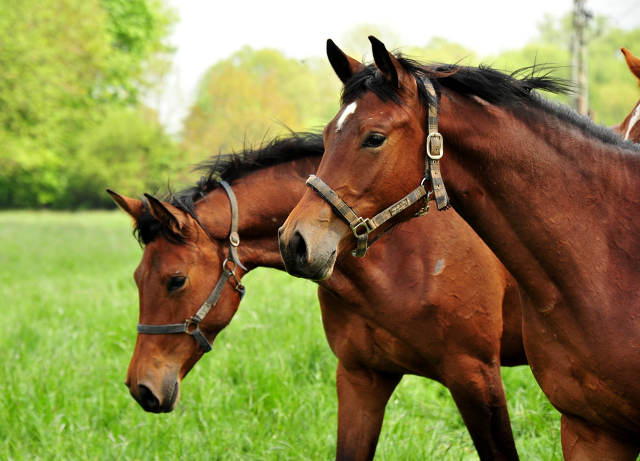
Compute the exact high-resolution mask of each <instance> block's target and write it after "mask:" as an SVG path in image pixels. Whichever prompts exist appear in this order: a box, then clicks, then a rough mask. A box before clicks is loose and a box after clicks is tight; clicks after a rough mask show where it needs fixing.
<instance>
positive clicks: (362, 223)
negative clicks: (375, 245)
mask: <svg viewBox="0 0 640 461" xmlns="http://www.w3.org/2000/svg"><path fill="white" fill-rule="evenodd" d="M358 219H359V220H360V222H359V223H358V224H356V225H355V226H351V230H352V231H353V235H355V236H356V237H360V236H361V235H365V234H367V235H368V234H370V233H371V232H373V229H372V228H371V227H370V226H369V223H370V222H371V220H370V219H369V218H367V219H362V218H361V217H360V218H358ZM362 226H364V229H365V231H366V232H365V233H362V234H358V231H357V229H358V227H362Z"/></svg>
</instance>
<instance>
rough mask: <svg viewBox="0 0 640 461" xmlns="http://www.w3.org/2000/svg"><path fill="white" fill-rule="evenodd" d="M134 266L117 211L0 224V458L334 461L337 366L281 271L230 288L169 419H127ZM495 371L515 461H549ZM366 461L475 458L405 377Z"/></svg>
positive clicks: (530, 416) (551, 415) (520, 402)
mask: <svg viewBox="0 0 640 461" xmlns="http://www.w3.org/2000/svg"><path fill="white" fill-rule="evenodd" d="M141 254H142V253H141V250H140V247H139V246H138V243H137V242H136V241H135V239H134V238H133V237H132V235H131V222H130V219H129V218H128V217H127V216H126V215H125V214H124V213H122V212H120V211H119V210H118V211H115V212H91V213H87V212H80V213H53V212H2V213H0V267H3V268H6V269H5V270H3V271H0V299H2V302H3V315H2V316H1V317H0V351H2V360H0V374H1V375H2V379H1V380H0V459H2V460H9V461H21V460H34V459H41V460H51V461H67V460H116V459H118V460H132V461H133V460H136V459H137V460H165V459H176V460H177V459H180V460H183V459H185V460H190V459H194V460H195V459H215V460H239V459H241V460H248V459H253V460H265V461H272V460H276V459H281V460H286V459H295V460H310V461H318V460H327V461H328V460H332V459H335V446H336V424H337V423H336V421H337V399H336V391H335V367H336V359H335V357H334V356H333V354H332V353H331V350H330V349H329V347H328V345H327V342H326V339H325V337H324V332H323V329H322V323H321V319H320V312H319V307H318V302H317V297H316V286H315V285H314V284H313V283H310V282H307V281H303V280H300V279H296V278H293V277H290V276H288V275H286V274H285V273H282V272H278V271H274V270H266V269H257V270H256V271H255V272H251V273H249V274H248V275H247V276H246V277H244V278H243V282H244V283H245V284H246V286H247V295H246V296H245V298H244V300H243V301H242V304H241V306H240V309H239V311H238V313H237V314H236V316H235V317H234V319H233V321H232V322H231V324H230V325H229V326H228V327H227V328H226V329H225V330H224V331H223V332H222V333H221V334H220V335H219V336H218V337H217V338H216V341H215V343H214V346H213V351H212V352H211V353H209V354H206V355H205V356H204V357H202V358H201V359H200V360H199V362H198V363H197V364H196V365H195V367H194V369H193V370H192V371H191V372H190V373H189V375H188V376H187V377H186V378H185V379H184V381H183V382H182V388H181V397H180V401H179V403H178V405H177V407H176V409H175V410H174V411H173V412H172V413H169V414H160V415H155V414H149V413H145V412H144V411H142V409H140V407H139V406H138V404H137V403H135V401H134V400H133V399H132V398H131V397H130V395H129V392H128V390H127V389H126V387H125V386H123V384H122V382H123V381H124V378H125V374H126V370H127V366H128V364H129V360H130V359H131V355H132V353H133V349H134V345H135V340H136V331H135V324H136V321H137V319H138V292H137V289H136V286H135V283H134V281H133V278H132V276H131V275H132V273H133V271H134V270H135V267H136V266H137V265H138V263H139V261H140V258H141ZM9 268H10V269H9ZM34 287H37V289H36V288H34ZM503 373H504V374H503V376H504V382H505V390H506V393H507V399H508V404H509V410H510V415H511V419H512V426H513V430H514V436H515V440H516V445H517V447H518V450H519V452H520V456H521V457H522V458H523V459H524V458H526V459H544V460H560V459H562V457H561V450H560V445H559V440H560V435H559V416H558V413H557V412H556V411H555V410H554V409H553V408H552V407H551V405H550V404H549V403H548V402H547V400H546V399H545V397H544V395H543V394H542V393H541V392H540V390H539V388H538V386H537V385H536V384H535V381H534V380H533V377H532V375H531V372H530V371H529V369H528V367H519V368H516V369H503ZM376 459H381V460H385V459H388V460H414V459H434V460H445V461H452V460H460V459H464V460H475V459H478V458H477V455H476V453H475V450H474V448H473V445H472V443H471V439H470V437H469V435H468V433H467V431H466V428H465V427H464V424H463V422H462V418H461V417H460V414H459V413H458V411H457V409H456V406H455V404H454V403H453V400H452V399H451V397H450V395H449V392H448V391H447V390H446V389H445V388H444V387H443V386H441V385H440V384H438V383H436V382H433V381H429V380H426V379H421V378H416V377H405V378H404V379H403V380H402V382H401V383H400V385H399V386H398V388H397V390H396V391H395V392H394V395H393V396H392V398H391V401H390V402H389V404H388V406H387V412H386V416H385V422H384V426H383V429H382V434H381V437H380V443H379V445H378V452H377V458H376Z"/></svg>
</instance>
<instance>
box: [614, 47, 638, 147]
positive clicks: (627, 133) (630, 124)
mask: <svg viewBox="0 0 640 461" xmlns="http://www.w3.org/2000/svg"><path fill="white" fill-rule="evenodd" d="M620 50H621V51H622V54H623V55H624V59H625V61H626V62H627V66H628V67H629V70H630V71H631V73H632V74H633V75H635V77H636V78H637V79H638V84H639V85H640V59H638V58H636V57H635V56H634V55H633V54H631V51H629V50H627V49H626V48H625V47H624V46H623V47H621V48H620ZM614 131H615V132H616V133H620V134H621V135H622V136H623V138H624V139H625V140H627V139H628V140H631V141H633V142H640V100H639V101H638V102H637V103H636V105H635V106H634V107H633V109H632V110H631V112H630V113H629V115H627V117H626V118H625V119H624V120H623V121H622V123H621V124H620V125H618V126H616V127H614Z"/></svg>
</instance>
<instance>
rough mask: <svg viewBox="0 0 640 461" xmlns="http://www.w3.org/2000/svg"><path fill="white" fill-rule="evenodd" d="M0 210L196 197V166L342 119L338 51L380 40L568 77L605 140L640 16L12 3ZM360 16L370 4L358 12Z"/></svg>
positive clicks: (617, 113) (1, 29)
mask: <svg viewBox="0 0 640 461" xmlns="http://www.w3.org/2000/svg"><path fill="white" fill-rule="evenodd" d="M0 3H2V7H1V10H2V12H3V14H2V15H0V145H1V146H2V149H1V150H0V208H2V209H15V208H32V209H33V208H35V209H38V208H49V209H66V210H77V209H91V208H111V207H112V206H113V204H112V203H111V200H110V199H109V197H108V196H107V195H106V194H105V193H104V189H105V188H106V187H110V188H113V189H115V190H117V191H119V192H122V193H125V194H129V195H135V194H141V193H142V192H150V193H157V192H158V191H166V189H167V185H168V184H169V183H170V184H171V185H172V186H175V187H178V186H180V185H182V184H186V183H191V182H193V180H194V179H196V178H197V175H194V174H191V173H190V170H191V168H192V165H194V164H195V163H197V162H199V161H202V160H204V159H206V158H207V157H208V156H211V155H217V154H218V153H220V152H229V151H233V150H239V149H242V148H243V147H245V146H246V145H257V144H259V143H260V142H261V141H262V140H264V139H269V138H271V137H273V136H275V135H277V134H278V133H280V132H282V131H283V130H284V127H285V126H286V127H288V128H290V129H292V130H313V129H320V128H321V127H322V126H323V125H324V124H325V123H326V122H327V121H328V120H330V119H331V118H332V117H333V116H334V115H335V113H336V111H337V109H338V100H339V91H340V85H339V82H338V80H337V78H336V77H335V76H334V75H333V72H332V71H331V69H330V67H329V65H328V63H327V61H326V58H325V57H324V46H325V42H326V39H327V38H332V39H333V40H334V41H336V43H337V44H338V45H339V46H340V47H341V48H342V49H343V50H344V51H346V52H347V53H349V54H350V55H351V56H354V57H356V58H361V57H362V58H363V59H368V57H367V56H368V55H367V52H368V50H369V44H368V41H367V36H368V35H369V34H372V35H375V36H377V37H378V38H380V39H381V40H382V41H383V42H385V44H386V45H387V47H388V48H389V49H396V50H398V51H401V52H402V53H404V54H405V55H409V56H411V57H414V58H416V59H419V60H422V61H427V62H432V61H433V62H447V63H452V62H459V63H461V64H465V65H466V64H469V65H478V64H480V63H484V64H490V65H492V66H494V67H496V68H498V69H503V70H506V71H513V70H515V69H518V68H521V67H526V66H530V65H532V64H534V63H552V64H557V65H560V66H562V67H561V68H560V69H559V70H558V74H559V75H560V76H563V77H566V78H572V79H574V80H576V81H578V82H580V88H581V93H582V95H583V96H584V97H583V98H582V99H581V100H568V99H567V100H563V102H566V103H568V104H572V105H574V107H578V105H579V104H581V105H582V106H581V107H580V110H581V111H582V112H584V113H587V114H589V115H590V116H591V117H592V118H593V119H594V120H595V121H596V122H598V123H604V124H606V125H613V124H617V123H620V122H621V121H622V119H623V118H624V117H625V116H626V115H627V114H628V113H629V111H630V110H631V108H632V106H633V104H634V103H635V101H637V100H638V98H639V97H640V91H639V90H638V88H637V85H636V80H635V79H634V78H633V76H631V74H630V73H629V71H628V69H627V67H626V65H625V63H624V60H623V58H622V54H621V53H620V51H619V48H620V46H626V47H627V48H629V49H630V50H631V51H632V52H635V53H636V54H640V0H614V1H607V2H605V1H597V0H592V1H585V0H574V1H571V0H562V1H552V0H542V1H538V2H535V3H534V4H529V3H527V4H519V3H514V2H510V1H502V0H493V1H487V2H483V3H482V4H476V3H477V2H464V1H463V2H447V5H442V4H441V3H442V2H438V3H435V2H434V3H430V2H415V3H412V2H405V3H403V8H398V9H394V10H393V11H386V10H385V8H384V6H383V5H384V4H383V3H382V2H376V1H372V2H367V5H366V8H365V7H363V6H362V4H361V3H359V2H353V4H350V3H348V2H338V1H337V0H329V1H325V2H322V4H318V5H316V6H314V7H310V6H305V7H301V6H300V3H299V2H294V1H290V0H276V1H273V2H268V3H265V2H254V1H249V2H219V1H205V0H181V1H178V0H48V1H46V2H36V1H34V0H24V1H21V2H13V1H11V2H10V1H8V0H0ZM356 3H357V4H356Z"/></svg>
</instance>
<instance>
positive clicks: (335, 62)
mask: <svg viewBox="0 0 640 461" xmlns="http://www.w3.org/2000/svg"><path fill="white" fill-rule="evenodd" d="M327 57H328V58H329V62H330V63H331V67H333V70H334V72H335V73H336V75H337V76H338V78H339V79H340V81H341V82H342V83H343V84H344V83H347V80H349V79H350V78H351V77H353V76H354V75H355V74H356V73H357V72H358V71H360V69H362V67H363V65H362V63H360V62H358V61H356V60H355V59H353V58H351V57H349V56H347V55H346V54H345V53H344V52H343V51H342V50H341V49H340V48H338V46H337V45H336V44H335V43H333V40H331V39H329V40H327Z"/></svg>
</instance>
